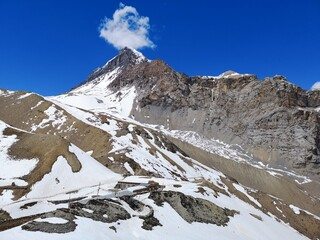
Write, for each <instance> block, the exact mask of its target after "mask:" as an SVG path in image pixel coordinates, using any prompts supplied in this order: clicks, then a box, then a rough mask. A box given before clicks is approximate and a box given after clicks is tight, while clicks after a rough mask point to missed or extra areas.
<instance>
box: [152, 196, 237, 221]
mask: <svg viewBox="0 0 320 240" xmlns="http://www.w3.org/2000/svg"><path fill="white" fill-rule="evenodd" d="M149 198H151V199H152V200H154V201H155V203H156V204H157V205H159V206H161V205H162V204H163V202H167V203H169V204H170V206H171V207H172V208H173V209H174V210H175V211H176V212H177V213H178V214H179V215H180V216H181V217H182V218H183V219H184V220H185V221H187V222H188V223H192V222H202V223H211V224H216V225H218V226H221V225H223V226H225V225H227V223H228V222H229V217H230V216H234V214H235V213H236V212H235V211H232V210H229V209H223V208H221V207H218V206H217V205H215V204H214V203H212V202H209V201H207V200H204V199H200V198H194V197H191V196H188V195H184V194H183V193H181V192H173V191H163V192H152V193H151V194H150V196H149Z"/></svg>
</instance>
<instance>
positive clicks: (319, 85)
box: [311, 82, 320, 90]
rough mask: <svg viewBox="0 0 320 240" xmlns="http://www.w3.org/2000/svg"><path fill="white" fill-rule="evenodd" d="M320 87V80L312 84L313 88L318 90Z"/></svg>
mask: <svg viewBox="0 0 320 240" xmlns="http://www.w3.org/2000/svg"><path fill="white" fill-rule="evenodd" d="M316 89H320V82H316V83H315V84H313V85H312V87H311V90H316Z"/></svg>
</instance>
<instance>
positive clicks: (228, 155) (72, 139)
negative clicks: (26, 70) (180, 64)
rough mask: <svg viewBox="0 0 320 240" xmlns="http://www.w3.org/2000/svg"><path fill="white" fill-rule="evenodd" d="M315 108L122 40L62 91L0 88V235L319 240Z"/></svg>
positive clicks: (284, 90) (252, 80)
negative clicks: (197, 71)
mask: <svg viewBox="0 0 320 240" xmlns="http://www.w3.org/2000/svg"><path fill="white" fill-rule="evenodd" d="M266 89H269V90H270V91H269V92H268V93H269V94H271V95H272V94H273V93H274V94H275V95H276V96H278V98H275V97H274V98H272V103H270V102H268V101H269V100H270V99H269V98H268V99H265V98H266V96H263V92H264V91H265V90H266ZM236 92H237V93H238V94H236ZM292 96H295V97H292ZM254 97H259V101H258V100H257V98H255V99H253V98H254ZM257 102H259V104H258V105H254V104H253V103H257ZM240 105H241V106H242V109H239V108H240ZM249 106H250V107H249ZM319 106H320V93H319V91H312V92H305V91H304V90H302V89H299V88H298V87H296V86H294V85H292V84H291V83H289V82H287V81H286V80H285V79H284V78H283V77H281V76H275V77H274V78H270V79H265V80H263V81H258V80H257V79H256V77H255V76H254V75H252V74H238V73H235V72H231V71H228V72H226V73H224V74H221V75H219V76H218V77H188V76H186V75H185V74H182V73H178V72H176V71H174V70H173V69H172V68H171V67H170V66H168V65H167V64H166V63H164V62H163V61H161V60H153V61H151V60H148V59H147V58H145V57H144V56H143V55H142V54H141V53H139V52H137V51H135V50H133V49H130V48H124V49H123V50H121V51H120V52H119V54H118V55H117V56H116V57H114V58H113V59H111V60H110V61H108V62H107V63H106V64H105V65H104V66H103V67H101V68H98V69H96V70H95V71H94V72H93V73H92V74H91V75H90V76H89V78H88V79H87V80H86V81H85V82H83V83H82V84H80V85H79V86H77V87H75V88H74V89H72V90H71V91H70V92H68V93H66V94H62V95H59V96H53V97H42V96H40V95H37V94H34V93H27V92H15V91H8V90H0V109H1V111H0V161H1V169H0V239H8V240H9V239H79V238H81V239H163V238H165V239H199V238H201V239H212V238H213V237H215V238H218V239H308V238H309V239H318V238H319V237H320V228H319V226H320V207H319V206H320V200H319V198H320V191H319V189H320V183H319V168H318V166H319V161H318V153H319V147H320V146H319V132H320V131H319V125H317V123H319V112H318V108H319ZM236 107H237V108H238V111H235V108H236ZM279 109H281V113H282V115H281V116H282V117H283V116H284V113H285V114H286V116H287V118H286V122H285V123H286V124H287V127H285V126H284V123H283V122H282V120H283V119H281V118H280V115H279V114H280V112H279V111H280V110H279ZM239 110H240V111H241V114H242V115H241V116H243V120H246V121H249V120H250V121H251V122H247V124H246V126H242V127H241V128H240V127H239V126H238V128H237V127H236V126H235V123H236V118H238V119H237V121H238V123H237V124H238V125H241V124H243V123H241V121H240V120H241V119H239V114H240V113H239ZM254 114H255V115H254ZM291 114H293V117H291ZM222 116H224V117H222ZM270 116H272V117H271V118H270ZM213 117H214V119H213V120H212V118H213ZM276 118H277V119H278V120H276ZM268 119H270V121H269V120H268ZM217 121H218V122H220V123H219V124H217V123H218V122H217ZM287 128H288V129H287ZM289 129H290V131H291V133H290V134H291V135H292V134H293V136H295V137H291V135H290V134H289V133H288V131H289ZM292 131H293V133H292ZM262 133H263V134H262ZM284 136H286V137H285V138H284ZM303 139H304V140H303ZM281 141H282V142H284V143H286V144H287V148H284V147H283V146H282V145H279V142H281ZM259 142H260V145H259ZM298 143H299V144H298ZM269 144H270V145H269ZM265 145H268V149H269V150H268V151H267V150H266V149H264V146H265ZM259 146H260V148H259ZM309 148H311V149H309ZM302 149H303V150H302ZM300 152H301V153H300ZM310 152H311V153H312V154H311V155H310ZM295 153H296V159H293V157H292V156H293V154H295ZM298 153H299V154H298ZM306 154H307V156H311V157H309V158H308V159H307V160H308V161H305V162H303V164H300V165H299V164H297V163H296V161H300V162H301V161H302V159H304V157H305V155H306ZM308 154H309V155H308ZM297 166H298V167H297Z"/></svg>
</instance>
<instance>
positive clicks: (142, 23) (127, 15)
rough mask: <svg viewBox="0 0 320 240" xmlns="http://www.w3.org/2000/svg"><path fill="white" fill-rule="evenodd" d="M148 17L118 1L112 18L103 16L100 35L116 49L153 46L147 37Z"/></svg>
mask: <svg viewBox="0 0 320 240" xmlns="http://www.w3.org/2000/svg"><path fill="white" fill-rule="evenodd" d="M149 28H150V25H149V18H148V17H143V16H140V15H139V13H138V12H137V10H136V9H135V8H134V7H131V6H125V5H124V4H122V3H120V6H119V9H117V10H116V11H115V12H114V13H113V19H109V18H105V19H104V21H103V22H102V24H101V26H100V28H99V30H100V37H102V38H103V39H104V40H106V41H107V42H108V43H110V44H111V45H113V46H114V47H115V48H117V49H122V48H124V47H131V48H134V49H139V48H143V47H151V48H153V47H155V45H154V43H153V42H152V41H151V40H150V39H149Z"/></svg>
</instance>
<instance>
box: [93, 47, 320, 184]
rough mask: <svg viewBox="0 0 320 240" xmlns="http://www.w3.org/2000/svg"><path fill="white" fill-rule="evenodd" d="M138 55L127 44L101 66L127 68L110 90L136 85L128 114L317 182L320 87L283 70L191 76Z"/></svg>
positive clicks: (319, 156)
mask: <svg viewBox="0 0 320 240" xmlns="http://www.w3.org/2000/svg"><path fill="white" fill-rule="evenodd" d="M135 58H137V55H136V54H135V53H134V52H133V51H132V50H130V49H123V50H122V51H121V52H120V54H119V55H118V57H116V58H114V59H113V60H111V61H110V62H109V63H108V64H107V65H106V66H105V67H103V68H102V69H105V70H110V69H114V67H116V66H117V67H119V66H123V67H122V68H123V70H122V71H121V73H120V74H119V75H118V76H117V77H116V78H115V79H114V80H113V81H112V83H111V84H110V85H109V88H111V89H113V90H114V91H121V89H122V88H123V87H130V86H135V87H136V90H137V96H138V97H137V98H138V99H137V101H136V102H135V103H134V106H133V107H132V112H131V115H132V116H134V118H135V119H136V120H138V121H141V122H147V123H152V124H160V125H164V126H166V127H168V128H170V129H178V130H192V131H196V132H197V133H199V134H201V135H203V136H205V137H208V138H216V139H219V140H222V141H224V142H226V143H228V144H239V145H241V146H242V147H243V148H244V149H245V150H246V151H248V152H249V153H252V154H253V155H254V157H255V158H256V160H258V161H262V162H263V163H265V164H269V166H271V167H276V168H284V169H289V170H294V171H296V172H298V173H300V174H303V175H308V176H309V177H311V178H314V179H317V180H319V173H320V172H319V167H320V113H319V107H320V91H319V90H316V91H310V92H308V91H305V90H303V89H301V88H299V87H298V86H295V85H294V84H291V83H290V82H288V81H287V79H286V78H285V77H283V76H279V75H276V76H274V77H272V78H265V79H263V80H258V79H257V77H256V76H255V75H252V74H238V73H235V72H232V71H228V72H226V73H224V74H221V75H220V76H218V77H189V76H187V75H185V74H182V73H178V72H176V71H174V70H173V69H172V68H170V66H168V65H167V64H165V63H164V62H163V61H161V60H154V61H147V60H141V58H139V59H140V60H139V61H137V60H132V59H135ZM102 69H100V73H99V74H102V72H103V71H105V70H102ZM101 71H102V72H101ZM95 74H96V72H94V73H93V75H90V77H89V79H88V81H90V80H91V79H93V78H94V76H95Z"/></svg>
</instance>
